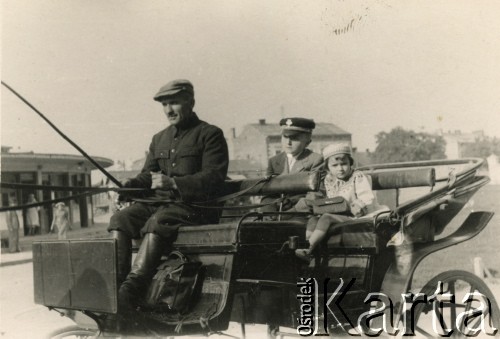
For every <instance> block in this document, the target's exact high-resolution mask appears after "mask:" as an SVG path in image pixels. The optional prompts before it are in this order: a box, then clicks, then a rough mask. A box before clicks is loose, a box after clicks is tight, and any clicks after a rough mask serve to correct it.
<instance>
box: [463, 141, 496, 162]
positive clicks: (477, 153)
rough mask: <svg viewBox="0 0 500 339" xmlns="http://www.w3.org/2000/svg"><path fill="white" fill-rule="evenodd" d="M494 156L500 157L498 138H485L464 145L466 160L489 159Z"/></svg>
mask: <svg viewBox="0 0 500 339" xmlns="http://www.w3.org/2000/svg"><path fill="white" fill-rule="evenodd" d="M492 154H495V155H500V139H498V138H489V137H485V138H481V139H476V141H474V142H471V143H466V144H463V145H462V156H463V157H466V158H467V157H476V158H487V157H489V156H490V155H492Z"/></svg>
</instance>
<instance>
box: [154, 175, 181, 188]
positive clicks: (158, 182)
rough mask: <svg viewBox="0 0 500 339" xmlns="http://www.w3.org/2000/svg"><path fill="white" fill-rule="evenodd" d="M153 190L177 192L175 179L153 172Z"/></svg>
mask: <svg viewBox="0 0 500 339" xmlns="http://www.w3.org/2000/svg"><path fill="white" fill-rule="evenodd" d="M151 189H162V190H166V191H168V190H177V185H176V184H175V181H174V179H172V178H170V177H168V176H166V175H165V174H162V173H155V172H151Z"/></svg>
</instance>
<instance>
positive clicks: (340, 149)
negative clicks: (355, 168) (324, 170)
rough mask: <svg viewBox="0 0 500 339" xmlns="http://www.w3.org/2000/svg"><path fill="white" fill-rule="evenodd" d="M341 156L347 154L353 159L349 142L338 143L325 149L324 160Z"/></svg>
mask: <svg viewBox="0 0 500 339" xmlns="http://www.w3.org/2000/svg"><path fill="white" fill-rule="evenodd" d="M339 154H346V155H348V156H350V157H352V149H351V145H350V144H349V143H348V142H336V143H333V144H330V145H328V146H326V147H325V148H324V149H323V159H325V160H326V159H328V158H329V157H332V156H334V155H339Z"/></svg>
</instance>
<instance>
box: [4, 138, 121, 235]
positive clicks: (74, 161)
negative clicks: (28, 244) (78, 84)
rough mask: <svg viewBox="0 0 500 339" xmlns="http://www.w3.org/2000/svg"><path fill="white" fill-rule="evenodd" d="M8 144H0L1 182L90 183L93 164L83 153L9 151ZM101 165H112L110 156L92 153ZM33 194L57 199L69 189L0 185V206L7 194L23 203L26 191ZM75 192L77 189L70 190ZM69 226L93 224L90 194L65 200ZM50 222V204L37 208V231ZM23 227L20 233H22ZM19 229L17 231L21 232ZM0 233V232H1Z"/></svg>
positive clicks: (81, 184)
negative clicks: (58, 189)
mask: <svg viewBox="0 0 500 339" xmlns="http://www.w3.org/2000/svg"><path fill="white" fill-rule="evenodd" d="M10 149H11V148H10V147H4V146H2V153H1V165H2V168H1V181H2V182H3V183H19V184H30V185H44V186H51V185H52V186H87V187H90V186H91V185H92V183H91V176H90V173H91V171H92V170H94V169H95V166H94V165H93V164H92V163H91V162H90V161H88V160H87V159H86V158H85V157H83V156H80V155H69V154H41V153H33V152H23V153H20V152H19V153H18V152H15V153H14V152H12V153H11V152H10ZM93 158H94V160H95V161H96V162H97V163H98V164H99V165H100V166H102V167H104V168H106V167H109V166H111V165H113V161H112V160H111V159H107V158H103V157H93ZM31 193H32V194H34V195H35V197H36V200H37V201H39V202H41V201H45V200H51V199H58V198H64V197H67V196H70V195H72V194H73V192H68V191H51V190H48V189H47V190H35V189H32V188H25V189H2V193H1V195H2V197H1V203H2V206H7V205H8V195H9V194H15V195H16V197H17V201H18V204H19V205H22V204H25V203H26V202H27V200H28V196H29V194H31ZM74 193H75V194H76V193H77V192H74ZM65 203H66V206H68V209H69V214H70V221H71V224H72V227H87V226H89V225H92V224H93V218H94V208H93V201H92V198H91V197H90V196H86V197H81V198H76V199H71V200H69V201H66V202H65ZM19 216H20V221H21V222H22V224H23V225H24V224H25V223H24V220H25V217H26V215H25V213H24V212H21V211H20V213H19ZM51 222H52V206H51V204H47V205H44V206H41V208H40V226H41V233H47V232H48V231H49V227H50V223H51ZM6 229H7V225H6V223H5V218H4V217H3V216H0V230H2V233H4V232H3V230H6ZM26 232H27V230H26V227H25V228H24V234H26ZM22 234H23V232H21V235H22ZM2 237H3V236H2Z"/></svg>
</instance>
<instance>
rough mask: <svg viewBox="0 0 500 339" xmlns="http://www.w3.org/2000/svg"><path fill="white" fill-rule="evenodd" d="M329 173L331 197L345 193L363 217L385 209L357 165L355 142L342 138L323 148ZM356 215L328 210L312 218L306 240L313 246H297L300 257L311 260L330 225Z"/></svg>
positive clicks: (326, 187)
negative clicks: (348, 141)
mask: <svg viewBox="0 0 500 339" xmlns="http://www.w3.org/2000/svg"><path fill="white" fill-rule="evenodd" d="M323 157H324V159H325V163H326V169H327V174H326V176H325V179H324V190H325V195H326V196H327V197H328V198H333V197H338V196H340V197H342V198H344V199H345V200H346V201H347V203H348V204H349V206H350V211H351V214H352V215H353V216H354V217H355V218H358V217H362V216H366V215H369V214H372V213H374V212H376V211H379V210H381V208H382V207H381V206H379V205H378V203H377V199H376V197H375V195H374V193H373V191H372V188H371V182H370V180H369V179H368V177H367V176H366V175H365V174H364V173H363V172H361V171H357V170H355V169H354V168H353V164H354V160H353V158H352V150H351V146H350V145H349V144H348V143H343V142H338V143H334V144H331V145H328V146H327V147H325V148H324V149H323ZM351 219H353V218H352V217H349V216H345V215H337V214H329V213H325V214H323V215H321V216H320V217H319V219H318V218H317V217H313V218H311V219H310V220H309V222H308V224H307V230H306V240H308V241H309V248H307V249H297V250H296V251H295V253H296V254H297V256H298V257H300V258H302V259H305V260H309V259H310V257H311V253H312V252H313V251H314V249H315V248H316V246H317V245H318V244H319V243H320V242H321V240H322V239H324V238H325V236H326V233H327V231H328V228H329V227H330V226H331V225H332V224H335V223H341V222H344V221H347V220H351Z"/></svg>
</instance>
